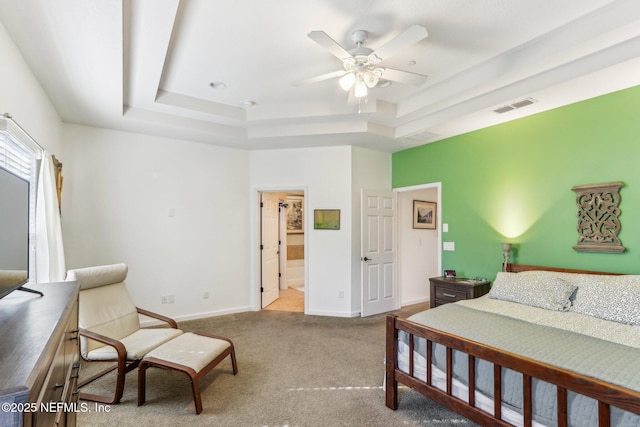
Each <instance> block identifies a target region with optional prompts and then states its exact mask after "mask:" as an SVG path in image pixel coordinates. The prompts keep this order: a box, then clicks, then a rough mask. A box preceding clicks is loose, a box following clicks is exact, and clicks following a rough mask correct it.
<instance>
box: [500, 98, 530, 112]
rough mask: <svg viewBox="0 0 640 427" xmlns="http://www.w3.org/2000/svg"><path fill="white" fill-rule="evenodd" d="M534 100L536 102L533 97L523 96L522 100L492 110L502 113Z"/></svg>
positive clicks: (524, 105)
mask: <svg viewBox="0 0 640 427" xmlns="http://www.w3.org/2000/svg"><path fill="white" fill-rule="evenodd" d="M534 102H538V101H536V100H535V99H533V98H525V99H523V100H522V101H518V102H514V103H513V104H511V105H505V106H504V107H500V108H496V109H495V110H493V111H494V112H495V113H498V114H502V113H506V112H507V111H513V110H516V109H518V108H522V107H526V106H527V105H531V104H533V103H534Z"/></svg>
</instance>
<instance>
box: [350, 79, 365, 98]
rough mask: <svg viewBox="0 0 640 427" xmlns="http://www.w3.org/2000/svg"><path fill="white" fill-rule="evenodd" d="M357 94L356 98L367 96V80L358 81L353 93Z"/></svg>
mask: <svg viewBox="0 0 640 427" xmlns="http://www.w3.org/2000/svg"><path fill="white" fill-rule="evenodd" d="M353 94H354V95H355V97H356V98H362V97H364V96H367V85H366V83H365V82H363V81H362V80H360V81H359V82H358V83H356V88H355V91H354V93H353Z"/></svg>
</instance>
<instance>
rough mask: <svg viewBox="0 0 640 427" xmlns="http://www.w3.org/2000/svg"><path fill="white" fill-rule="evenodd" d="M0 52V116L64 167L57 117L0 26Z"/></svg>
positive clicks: (0, 23)
mask: <svg viewBox="0 0 640 427" xmlns="http://www.w3.org/2000/svg"><path fill="white" fill-rule="evenodd" d="M0 52H2V59H1V61H0V114H3V113H10V114H11V115H12V116H13V119H14V120H15V121H16V122H17V123H18V124H19V125H20V126H21V127H22V128H24V130H26V131H27V133H29V134H30V135H31V137H32V138H33V139H35V140H36V142H37V143H39V144H40V145H41V146H42V147H44V148H45V149H46V150H48V151H49V152H51V153H52V154H55V155H56V157H57V158H58V159H59V160H60V161H61V162H63V164H64V150H63V147H62V143H61V139H60V128H61V126H62V123H61V121H60V117H59V116H58V113H57V112H56V110H55V108H54V107H53V105H52V104H51V101H50V100H49V98H48V97H47V95H46V94H45V92H44V90H43V89H42V87H41V86H40V83H39V82H38V80H37V79H36V78H35V76H34V75H33V73H32V72H31V70H30V69H29V67H28V66H27V64H26V63H25V62H24V59H23V58H22V55H21V54H20V51H19V50H18V48H17V47H16V45H15V44H14V43H13V40H11V37H9V34H8V33H7V30H6V28H5V26H4V24H3V23H2V22H0Z"/></svg>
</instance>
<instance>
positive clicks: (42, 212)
mask: <svg viewBox="0 0 640 427" xmlns="http://www.w3.org/2000/svg"><path fill="white" fill-rule="evenodd" d="M54 170H55V168H54V166H53V160H52V159H51V154H49V153H48V152H47V151H45V152H44V153H43V154H42V162H41V165H40V173H39V174H38V190H37V196H36V280H37V282H38V283H47V282H60V281H62V280H64V276H65V274H66V267H65V260H64V248H63V245H62V227H61V226H60V211H59V207H58V194H57V190H56V178H55V172H54Z"/></svg>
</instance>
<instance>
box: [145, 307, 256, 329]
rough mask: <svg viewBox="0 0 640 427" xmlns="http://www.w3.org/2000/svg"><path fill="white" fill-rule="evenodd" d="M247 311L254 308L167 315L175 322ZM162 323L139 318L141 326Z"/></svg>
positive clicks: (161, 323)
mask: <svg viewBox="0 0 640 427" xmlns="http://www.w3.org/2000/svg"><path fill="white" fill-rule="evenodd" d="M247 311H254V310H253V308H252V307H249V306H246V307H236V308H230V309H227V310H217V311H205V312H201V313H194V314H183V315H180V316H169V317H171V318H172V319H173V320H175V321H176V322H185V321H187V320H198V319H204V318H207V317H216V316H224V315H225V314H234V313H244V312H247ZM164 324H165V323H164V322H161V321H159V320H155V319H148V320H147V319H145V320H140V326H141V327H148V326H158V325H164Z"/></svg>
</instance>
